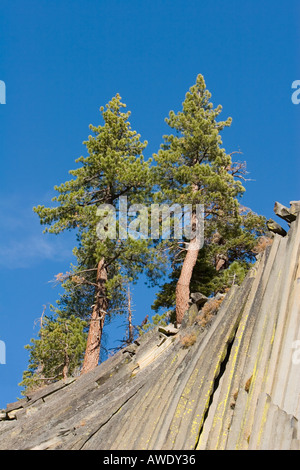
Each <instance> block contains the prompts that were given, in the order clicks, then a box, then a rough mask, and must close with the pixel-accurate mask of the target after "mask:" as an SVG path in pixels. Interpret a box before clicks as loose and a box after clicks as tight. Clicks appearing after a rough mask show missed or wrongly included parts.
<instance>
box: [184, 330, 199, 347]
mask: <svg viewBox="0 0 300 470" xmlns="http://www.w3.org/2000/svg"><path fill="white" fill-rule="evenodd" d="M196 339H197V336H196V335H195V333H188V334H186V335H185V336H183V337H182V338H181V340H180V341H181V344H182V347H183V348H189V347H190V346H192V345H193V344H194V343H195V342H196Z"/></svg>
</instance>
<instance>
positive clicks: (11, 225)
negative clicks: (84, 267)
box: [0, 196, 74, 269]
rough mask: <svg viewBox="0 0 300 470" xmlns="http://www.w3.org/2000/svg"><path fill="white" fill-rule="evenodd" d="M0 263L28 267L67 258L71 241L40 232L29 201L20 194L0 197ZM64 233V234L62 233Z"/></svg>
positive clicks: (7, 265) (39, 226)
mask: <svg viewBox="0 0 300 470" xmlns="http://www.w3.org/2000/svg"><path fill="white" fill-rule="evenodd" d="M0 226H1V230H0V266H1V267H3V268H6V269H16V268H29V267H31V266H34V265H36V264H38V263H41V262H43V261H61V260H70V258H71V257H72V248H73V246H74V244H73V243H72V242H73V240H70V237H68V236H62V237H60V238H57V237H56V236H55V235H51V234H43V227H42V226H41V225H40V223H39V219H38V217H37V216H36V214H34V213H33V211H32V205H31V204H30V202H29V201H28V200H27V201H24V200H22V199H21V198H20V196H16V197H12V198H10V200H9V201H7V200H4V199H1V200H0ZM65 235H67V234H65Z"/></svg>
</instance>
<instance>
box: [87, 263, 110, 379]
mask: <svg viewBox="0 0 300 470" xmlns="http://www.w3.org/2000/svg"><path fill="white" fill-rule="evenodd" d="M106 281H107V271H106V268H105V265H104V259H103V258H102V259H101V260H100V261H99V264H98V269H97V280H96V284H97V289H96V299H95V304H94V308H93V312H92V316H91V320H90V328H89V333H88V339H87V345H86V350H85V355H84V361H83V366H82V370H81V374H85V373H86V372H89V371H90V370H92V369H94V368H95V367H97V365H98V363H99V356H100V346H101V337H102V332H103V326H104V320H105V315H106V309H107V296H106Z"/></svg>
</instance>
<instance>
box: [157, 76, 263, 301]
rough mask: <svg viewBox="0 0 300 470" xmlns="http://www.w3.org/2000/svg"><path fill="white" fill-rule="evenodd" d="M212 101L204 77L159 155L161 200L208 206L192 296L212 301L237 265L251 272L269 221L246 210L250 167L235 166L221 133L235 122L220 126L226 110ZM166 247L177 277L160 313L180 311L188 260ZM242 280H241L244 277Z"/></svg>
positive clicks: (172, 121) (162, 297)
mask: <svg viewBox="0 0 300 470" xmlns="http://www.w3.org/2000/svg"><path fill="white" fill-rule="evenodd" d="M210 99H211V94H210V92H209V91H208V90H207V89H206V84H205V81H204V79H203V77H202V75H199V76H198V77H197V81H196V84H195V85H194V86H192V87H191V88H190V90H189V92H188V93H187V94H186V97H185V100H184V102H183V104H182V111H180V112H178V113H177V114H175V113H174V111H170V113H169V118H167V119H166V122H167V124H168V125H169V127H170V128H171V129H172V130H173V133H172V134H170V135H165V136H164V143H163V144H162V145H161V148H160V150H159V151H158V153H157V154H156V155H154V160H155V161H156V167H155V169H154V172H155V179H156V183H157V186H158V192H157V193H156V194H155V198H156V200H158V201H159V202H165V203H169V204H173V203H178V204H181V205H184V204H203V205H204V211H205V216H204V217H205V220H204V232H205V233H204V246H203V248H201V250H200V252H199V256H198V261H197V264H196V266H195V268H194V272H193V277H192V280H191V291H193V292H195V291H201V292H202V293H203V294H206V295H211V294H214V293H216V292H218V291H221V292H222V291H224V289H226V287H227V286H228V283H229V277H228V276H227V275H225V274H224V269H226V268H228V267H229V266H230V265H231V263H233V262H234V261H239V262H240V263H241V264H240V266H241V267H242V269H243V270H245V269H247V267H248V266H249V265H250V264H251V262H252V261H253V259H254V253H253V252H252V249H253V247H254V246H255V244H256V239H257V237H258V236H260V235H262V234H264V233H265V218H264V217H261V216H258V215H256V214H254V213H253V212H252V211H250V210H247V209H244V208H242V206H241V205H240V202H239V200H240V198H241V197H242V194H243V192H244V191H245V188H244V186H243V185H242V181H243V180H245V173H246V171H245V163H241V162H233V161H232V156H231V155H230V154H227V153H226V152H225V149H224V148H223V147H222V140H221V136H220V132H221V131H222V130H223V129H224V128H225V127H229V126H230V124H231V118H228V119H227V120H226V121H217V118H218V116H219V114H220V113H221V110H222V107H221V106H217V107H216V108H213V104H212V103H211V101H210ZM183 241H184V240H183ZM165 245H167V246H168V249H169V256H170V259H171V261H172V272H171V274H170V281H169V282H167V283H165V284H164V285H163V286H162V289H161V291H160V292H159V294H158V295H157V298H156V300H155V302H154V304H153V308H154V309H155V310H158V309H159V308H160V307H166V308H170V307H172V306H174V302H175V288H176V283H177V279H178V277H179V275H180V270H181V266H182V262H183V260H184V257H185V250H184V249H183V248H182V245H180V246H178V244H177V243H176V241H174V242H173V243H169V242H168V243H165ZM220 257H221V258H224V260H226V264H225V265H224V266H223V267H222V269H221V270H220V269H219V266H217V260H218V259H219V258H220ZM235 266H236V265H235ZM232 269H233V268H232ZM237 277H238V279H240V278H241V275H239V276H237Z"/></svg>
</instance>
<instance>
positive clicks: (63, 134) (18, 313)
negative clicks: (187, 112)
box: [0, 0, 300, 408]
mask: <svg viewBox="0 0 300 470" xmlns="http://www.w3.org/2000/svg"><path fill="white" fill-rule="evenodd" d="M299 18H300V5H299V1H297V0H291V1H289V2H283V1H278V0H275V1H274V0H272V1H270V0H264V1H263V2H262V1H256V0H251V1H250V0H243V1H240V0H228V1H226V2H224V1H223V0H222V1H221V0H216V1H214V2H213V1H209V0H188V1H187V0H160V1H158V0H128V1H124V0H109V1H108V0H84V1H83V0H69V1H67V0H52V1H51V2H50V1H49V0H26V1H25V0H22V1H21V0H1V3H0V80H3V81H4V82H5V84H6V104H5V105H0V136H1V138H0V158H1V175H0V182H1V184H0V221H1V222H0V223H1V230H0V276H1V280H0V340H2V341H4V342H5V344H6V364H0V408H1V407H5V406H6V403H8V402H12V401H15V400H16V398H17V397H20V387H18V382H20V381H21V379H22V373H23V371H24V369H26V367H27V360H28V356H27V352H26V351H25V350H24V345H25V344H28V343H29V341H30V338H31V337H33V336H36V334H37V332H38V326H34V324H35V320H36V319H38V317H40V315H41V313H42V310H43V305H44V304H49V303H54V302H55V300H56V298H57V297H58V290H57V289H55V288H54V287H53V285H52V284H51V283H49V281H51V280H52V279H53V277H54V275H55V274H57V273H59V272H66V271H67V270H68V268H69V264H70V262H71V261H72V255H71V250H72V247H73V244H74V241H73V238H72V236H71V235H68V234H66V235H64V234H62V235H59V236H54V235H52V236H46V235H43V234H42V230H43V227H42V226H40V225H39V221H38V218H37V216H36V215H35V214H33V212H32V207H33V206H34V205H37V204H40V203H41V204H46V205H49V204H50V199H51V197H52V195H53V187H54V185H55V184H60V183H61V182H63V181H66V179H67V178H68V177H69V175H68V170H69V169H71V168H73V167H74V160H75V159H76V158H77V157H79V156H80V155H82V154H85V147H84V146H83V145H82V142H83V141H84V140H85V139H86V138H87V136H88V135H89V133H90V131H89V128H88V126H89V124H90V123H93V124H94V125H97V124H99V123H100V122H101V121H100V113H99V107H100V106H101V105H105V104H106V103H107V102H108V101H109V100H110V99H111V97H112V96H114V95H115V94H116V93H117V92H118V93H120V95H121V96H122V99H123V102H125V103H126V104H127V106H128V109H130V110H131V112H132V115H131V119H130V120H131V124H132V127H133V128H134V129H136V130H137V131H138V132H139V133H140V134H141V136H142V139H145V140H148V142H149V145H148V148H147V149H146V152H145V155H146V157H148V156H151V154H152V153H153V152H156V151H157V150H158V148H159V146H160V143H161V141H162V135H163V134H164V133H165V132H166V130H167V128H166V125H165V123H164V118H165V117H166V116H167V115H168V113H169V111H170V110H171V109H173V110H174V111H178V110H179V109H180V107H181V103H182V101H183V99H184V95H185V93H186V91H187V90H188V89H189V87H190V86H191V85H193V84H194V82H195V79H196V76H197V74H199V73H202V74H203V75H204V78H205V80H206V84H207V87H208V89H209V90H210V91H211V93H212V101H213V103H214V105H218V104H221V105H222V106H223V113H222V115H221V118H224V119H225V118H227V116H231V117H232V118H233V124H232V126H231V128H229V129H226V130H225V131H224V134H223V142H224V146H225V148H226V150H227V152H232V151H235V150H241V151H242V152H243V156H242V159H244V160H246V161H247V166H248V171H249V172H250V174H249V178H252V179H253V181H251V182H248V183H247V184H246V189H247V192H246V194H245V196H244V198H243V203H244V205H246V206H249V207H251V208H252V209H253V210H254V211H256V212H258V213H260V214H263V215H265V216H267V217H272V216H273V205H274V202H275V200H278V201H280V202H281V203H283V204H285V205H289V202H290V201H291V200H295V199H300V191H299V170H300V165H299V124H300V105H295V104H293V103H292V101H291V95H292V89H291V84H292V82H293V81H294V80H300V62H299V52H300V46H299V39H300V38H299V32H298V31H299ZM153 299H154V293H153V292H152V291H150V290H147V288H146V287H144V286H143V284H141V285H139V287H138V288H136V289H135V290H134V304H135V320H136V323H140V322H141V320H142V319H143V318H144V317H145V315H146V314H147V313H149V312H150V314H151V310H150V306H151V303H152V302H153ZM114 334H115V335H116V336H118V335H119V336H122V332H121V330H120V329H119V330H118V332H117V333H114Z"/></svg>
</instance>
